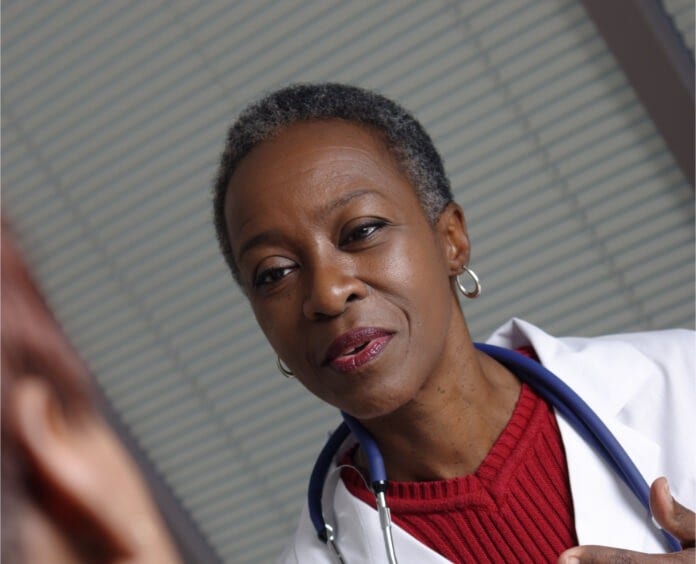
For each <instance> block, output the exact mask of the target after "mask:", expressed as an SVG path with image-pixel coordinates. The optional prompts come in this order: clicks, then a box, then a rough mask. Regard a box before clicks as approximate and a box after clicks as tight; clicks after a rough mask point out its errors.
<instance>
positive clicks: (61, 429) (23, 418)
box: [11, 377, 152, 558]
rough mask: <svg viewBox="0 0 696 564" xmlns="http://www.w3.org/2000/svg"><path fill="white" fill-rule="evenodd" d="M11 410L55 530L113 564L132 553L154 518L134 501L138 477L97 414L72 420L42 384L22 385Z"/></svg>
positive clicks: (14, 392) (27, 381)
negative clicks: (113, 560) (113, 561)
mask: <svg viewBox="0 0 696 564" xmlns="http://www.w3.org/2000/svg"><path fill="white" fill-rule="evenodd" d="M11 409H12V412H13V413H12V420H13V426H14V430H15V434H16V437H17V440H18V441H19V444H20V446H21V448H22V449H23V450H24V452H25V453H26V455H27V457H28V459H29V462H30V464H31V468H32V469H33V472H34V476H35V478H36V481H37V486H39V487H38V491H39V492H40V494H39V495H40V496H41V498H40V499H39V500H38V504H39V505H40V506H41V507H42V508H43V509H44V510H45V511H46V512H47V513H48V514H49V516H50V518H51V519H52V521H53V522H54V523H55V524H56V526H57V528H59V529H61V530H62V531H63V534H64V535H65V536H66V537H67V538H69V539H70V540H71V541H72V542H73V543H74V544H75V547H76V549H78V550H86V551H88V552H90V553H91V554H102V555H103V556H104V557H107V555H108V556H109V557H113V558H124V557H125V558H128V557H130V556H132V555H133V554H135V553H136V552H137V551H138V547H139V545H140V544H141V541H142V538H140V537H141V536H142V534H143V531H142V528H143V526H144V528H145V529H148V527H149V528H152V526H151V524H150V523H151V521H152V519H151V517H152V515H150V514H149V513H150V511H149V508H147V507H143V504H142V503H140V502H139V501H138V500H137V499H134V496H136V497H137V495H138V494H142V492H139V491H138V490H139V489H140V488H141V486H140V485H139V484H138V479H137V477H136V476H137V474H134V472H135V469H134V468H130V467H129V466H131V465H132V462H130V460H129V459H128V457H127V456H126V455H125V452H124V451H123V449H122V447H121V445H120V444H119V443H118V441H117V440H116V438H115V436H114V435H113V433H112V432H111V430H110V429H109V428H108V427H107V426H106V425H105V423H104V422H103V421H102V420H101V419H100V418H99V416H98V415H97V414H95V413H90V412H87V413H86V414H84V415H83V414H80V417H79V419H77V418H73V417H70V418H68V417H67V416H66V413H65V411H64V409H63V407H62V406H61V405H60V404H59V403H58V400H57V399H56V396H55V395H54V392H53V390H52V389H51V388H50V386H49V384H48V383H46V382H44V381H43V380H40V379H39V378H32V377H24V378H21V379H17V381H16V382H15V383H14V384H13V390H12V403H11ZM129 475H130V478H129Z"/></svg>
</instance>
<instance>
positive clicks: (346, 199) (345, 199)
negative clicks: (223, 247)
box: [237, 188, 383, 262]
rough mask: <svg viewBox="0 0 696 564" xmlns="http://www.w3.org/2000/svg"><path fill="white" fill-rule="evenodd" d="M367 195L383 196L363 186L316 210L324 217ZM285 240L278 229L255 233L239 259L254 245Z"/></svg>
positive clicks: (240, 253)
mask: <svg viewBox="0 0 696 564" xmlns="http://www.w3.org/2000/svg"><path fill="white" fill-rule="evenodd" d="M366 195H375V196H380V197H383V196H382V195H381V194H380V193H379V192H377V191H376V190H371V189H369V188H361V189H359V190H353V191H352V192H348V193H347V194H344V195H343V196H341V197H340V198H336V199H335V200H333V201H331V202H329V203H328V204H326V205H325V206H322V207H321V208H319V209H318V210H317V212H316V215H317V216H318V217H322V216H325V215H328V214H330V213H333V212H335V211H336V210H338V209H340V208H342V207H344V206H347V205H348V204H349V203H350V202H352V201H353V200H355V199H357V198H361V197H363V196H366ZM283 240H284V237H283V235H282V234H281V233H280V232H278V231H276V230H270V231H264V232H262V233H259V234H258V235H255V236H254V237H252V238H251V239H249V240H248V241H246V242H245V243H244V244H243V245H242V246H241V247H240V249H239V256H238V258H237V261H238V262H239V261H241V259H242V256H243V255H244V254H245V253H247V252H248V251H249V250H251V249H252V248H253V247H258V246H261V245H267V244H279V243H280V242H282V241H283Z"/></svg>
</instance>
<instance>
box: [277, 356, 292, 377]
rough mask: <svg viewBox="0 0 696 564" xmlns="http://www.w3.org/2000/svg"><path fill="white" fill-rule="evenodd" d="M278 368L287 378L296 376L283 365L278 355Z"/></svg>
mask: <svg viewBox="0 0 696 564" xmlns="http://www.w3.org/2000/svg"><path fill="white" fill-rule="evenodd" d="M276 366H277V367H278V370H280V373H281V374H282V375H283V376H285V377H286V378H294V377H295V375H294V374H293V373H292V370H290V369H289V368H288V367H287V366H285V365H284V364H283V361H282V360H280V357H279V356H278V355H276Z"/></svg>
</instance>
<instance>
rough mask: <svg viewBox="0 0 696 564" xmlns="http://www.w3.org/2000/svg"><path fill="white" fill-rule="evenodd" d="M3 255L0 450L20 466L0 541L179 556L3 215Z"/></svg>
mask: <svg viewBox="0 0 696 564" xmlns="http://www.w3.org/2000/svg"><path fill="white" fill-rule="evenodd" d="M1 255H2V269H1V271H2V310H1V313H2V315H1V317H2V354H1V355H0V368H1V370H0V372H1V373H2V437H3V443H2V455H3V462H6V461H9V462H8V465H7V467H8V468H13V469H14V470H15V472H16V481H10V482H9V483H8V485H9V487H11V488H13V490H14V491H13V493H14V496H15V497H14V498H13V499H14V501H15V503H13V504H11V505H10V506H9V511H8V512H7V513H6V512H5V507H3V519H7V521H8V522H10V523H12V525H13V526H12V528H11V529H9V528H8V529H6V528H5V527H3V535H4V534H5V533H6V532H7V533H9V534H10V535H11V537H10V538H9V539H7V538H3V542H6V541H8V540H9V541H10V546H12V547H13V548H15V550H16V553H10V554H8V557H9V559H10V560H8V563H9V562H10V561H11V562H16V563H25V562H51V563H55V564H69V563H78V562H105V563H106V562H118V563H121V564H125V563H131V564H135V563H145V562H167V563H177V562H179V558H178V556H177V554H176V549H175V548H174V545H173V542H172V539H171V538H170V537H169V534H168V532H167V530H166V527H165V525H164V523H163V522H162V519H161V517H160V515H159V512H158V510H157V508H156V506H155V504H154V502H153V500H152V499H151V497H150V494H149V492H148V490H147V487H146V484H145V482H144V481H143V479H142V477H141V475H140V473H139V471H138V468H137V466H136V464H135V462H134V461H133V460H132V459H131V458H130V456H129V455H128V453H127V451H126V450H125V448H124V447H123V445H122V444H121V443H120V441H119V440H118V437H117V436H116V435H115V433H114V432H113V431H112V430H111V428H110V427H109V425H108V424H107V423H106V422H105V421H104V419H103V418H102V417H101V415H100V414H99V412H98V410H97V406H96V405H94V404H93V399H92V396H91V393H90V375H89V373H88V371H87V369H86V367H85V366H84V364H83V363H82V361H81V360H80V359H79V357H78V356H77V354H76V352H75V351H74V349H73V348H72V347H71V346H70V344H69V343H68V341H67V339H66V337H65V335H64V334H63V332H62V331H61V329H60V327H59V325H58V324H57V323H56V321H55V319H54V318H53V316H52V314H51V313H50V311H49V310H48V308H47V306H46V304H45V302H44V301H43V298H42V297H41V295H40V293H39V291H38V288H37V287H36V285H35V284H34V282H33V280H32V279H31V276H30V275H29V273H28V270H27V269H26V267H25V265H24V263H23V260H22V258H21V255H20V254H19V251H18V249H17V248H16V246H15V244H14V241H13V239H12V236H11V234H10V233H8V232H7V231H6V227H5V224H4V222H3V226H2V252H1ZM4 457H8V458H7V459H6V458H4ZM4 468H5V466H3V471H4ZM5 486H6V483H5V481H3V488H4V487H5ZM32 494H33V495H32ZM3 495H5V492H4V490H3Z"/></svg>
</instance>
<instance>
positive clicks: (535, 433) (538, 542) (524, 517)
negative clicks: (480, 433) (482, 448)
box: [342, 384, 577, 563]
mask: <svg viewBox="0 0 696 564" xmlns="http://www.w3.org/2000/svg"><path fill="white" fill-rule="evenodd" d="M349 456H350V455H349ZM342 478H343V481H344V483H345V484H346V487H347V488H348V490H349V491H350V492H351V493H352V494H353V495H355V496H356V497H358V498H359V499H361V500H363V501H365V502H366V503H368V504H370V505H371V506H374V496H373V495H372V493H370V491H369V490H368V489H367V488H366V487H365V484H364V483H363V480H362V478H360V476H359V475H358V474H357V472H355V471H353V470H343V473H342ZM387 499H388V502H389V506H390V507H391V512H392V518H393V520H394V522H395V523H397V524H398V525H399V526H400V527H402V528H403V529H405V530H406V531H408V532H409V533H410V534H411V535H412V536H414V537H415V538H417V539H418V540H420V541H421V542H422V543H423V544H425V545H427V546H429V547H430V548H432V549H433V550H435V551H436V552H439V553H440V554H442V555H443V556H444V557H446V558H448V559H449V560H452V561H453V562H464V561H466V562H534V563H538V562H555V561H556V559H557V558H558V555H559V554H560V553H561V552H563V551H564V550H565V549H566V548H569V547H571V546H574V545H576V544H577V540H576V535H575V525H574V519H573V502H572V498H571V495H570V485H569V483H568V470H567V467H566V460H565V453H564V450H563V444H562V442H561V437H560V433H559V430H558V425H557V423H556V418H555V417H554V414H553V412H552V410H551V408H550V407H549V406H548V405H547V404H546V403H545V402H544V401H543V400H542V399H541V398H539V397H538V396H537V395H536V394H535V393H534V392H533V391H532V390H531V389H530V388H529V387H528V386H527V385H525V384H523V385H522V392H521V394H520V398H519V400H518V402H517V405H516V406H515V410H514V412H513V415H512V417H511V418H510V421H509V422H508V424H507V426H506V427H505V429H504V430H503V432H502V434H501V435H500V437H498V439H497V441H496V442H495V444H494V445H493V447H492V448H491V450H490V452H489V453H488V455H487V456H486V458H485V459H484V460H483V462H482V463H481V465H480V466H479V468H478V470H477V471H476V472H475V473H474V474H470V475H467V476H462V477H459V478H454V479H451V480H441V481H433V482H391V483H390V484H389V490H388V492H387Z"/></svg>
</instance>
